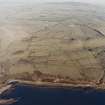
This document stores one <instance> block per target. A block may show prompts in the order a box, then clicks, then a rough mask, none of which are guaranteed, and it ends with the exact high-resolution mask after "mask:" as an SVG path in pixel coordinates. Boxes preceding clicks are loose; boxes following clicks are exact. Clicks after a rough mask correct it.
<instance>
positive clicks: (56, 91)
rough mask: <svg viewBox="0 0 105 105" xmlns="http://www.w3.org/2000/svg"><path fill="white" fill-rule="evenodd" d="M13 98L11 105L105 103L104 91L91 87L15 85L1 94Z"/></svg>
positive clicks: (103, 104)
mask: <svg viewBox="0 0 105 105" xmlns="http://www.w3.org/2000/svg"><path fill="white" fill-rule="evenodd" d="M1 98H2V99H9V98H14V99H16V100H17V102H16V103H14V104H12V105H105V91H101V90H94V89H91V88H84V89H81V88H50V87H49V88H48V87H33V86H27V85H17V86H15V87H14V88H13V89H12V90H11V91H9V92H5V93H4V94H2V95H1Z"/></svg>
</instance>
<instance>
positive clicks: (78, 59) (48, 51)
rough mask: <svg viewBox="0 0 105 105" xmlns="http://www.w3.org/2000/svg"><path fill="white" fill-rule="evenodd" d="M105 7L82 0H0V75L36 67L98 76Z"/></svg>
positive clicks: (104, 49)
mask: <svg viewBox="0 0 105 105" xmlns="http://www.w3.org/2000/svg"><path fill="white" fill-rule="evenodd" d="M104 63H105V8H103V7H99V6H94V5H89V4H82V3H73V2H71V3H60V4H59V3H52V4H51V3H44V4H35V3H29V4H28V3H11V4H8V3H1V4H0V74H1V75H0V76H1V77H2V76H3V75H4V74H6V75H16V74H17V75H18V74H20V73H24V72H29V73H33V72H34V71H36V70H39V71H41V72H43V73H49V74H53V75H61V76H64V77H66V76H69V77H70V78H71V79H72V80H89V81H100V80H102V81H104V78H105V64H104Z"/></svg>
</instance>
